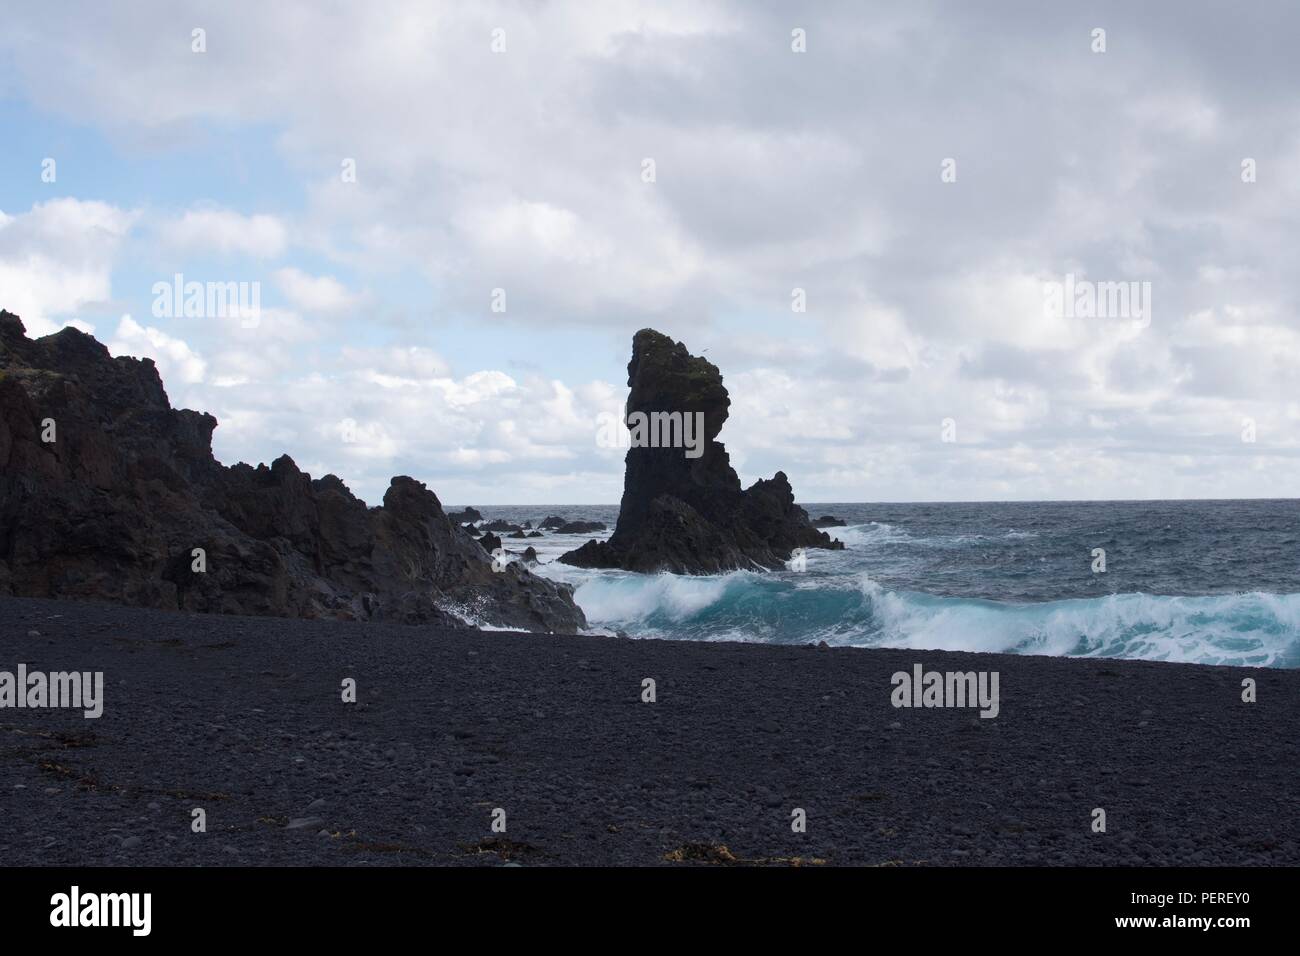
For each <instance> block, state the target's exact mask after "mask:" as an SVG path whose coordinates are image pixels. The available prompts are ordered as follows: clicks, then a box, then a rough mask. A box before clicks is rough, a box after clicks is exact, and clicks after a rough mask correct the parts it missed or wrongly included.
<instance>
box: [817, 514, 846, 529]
mask: <svg viewBox="0 0 1300 956" xmlns="http://www.w3.org/2000/svg"><path fill="white" fill-rule="evenodd" d="M844 526H845V524H844V521H843V520H842V519H840V518H836V517H834V516H833V515H822V516H821V517H820V518H817V519H816V520H815V521H813V527H814V528H843V527H844Z"/></svg>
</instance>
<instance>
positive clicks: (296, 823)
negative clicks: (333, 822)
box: [285, 817, 325, 830]
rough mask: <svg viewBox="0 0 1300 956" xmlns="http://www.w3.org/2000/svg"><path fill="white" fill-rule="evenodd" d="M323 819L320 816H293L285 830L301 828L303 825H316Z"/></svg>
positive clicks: (322, 821)
mask: <svg viewBox="0 0 1300 956" xmlns="http://www.w3.org/2000/svg"><path fill="white" fill-rule="evenodd" d="M324 822H325V821H324V820H322V819H321V818H320V817H295V818H294V819H292V820H290V821H289V824H288V826H286V827H285V829H286V830H301V829H303V827H318V826H320V825H321V824H322V823H324Z"/></svg>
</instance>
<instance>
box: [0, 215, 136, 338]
mask: <svg viewBox="0 0 1300 956" xmlns="http://www.w3.org/2000/svg"><path fill="white" fill-rule="evenodd" d="M135 219H136V213H134V212H131V211H127V210H123V209H119V208H117V207H116V206H112V205H110V204H108V203H104V202H97V201H82V200H77V199H52V200H50V201H48V202H43V203H37V204H36V205H34V206H32V208H31V210H29V211H28V212H25V213H18V214H16V215H6V214H5V213H4V212H0V295H2V296H3V297H4V298H3V301H2V302H0V307H3V308H6V309H8V310H9V311H10V312H13V313H15V314H16V315H18V316H19V317H20V318H22V320H23V324H24V325H25V326H26V327H27V332H28V334H29V335H32V336H40V335H47V334H49V333H50V332H55V331H57V330H58V329H59V328H60V327H62V326H63V325H67V324H75V325H77V326H78V327H79V328H82V329H83V330H85V329H93V327H94V326H93V323H87V322H84V321H80V320H76V319H75V317H74V316H73V315H72V314H73V313H76V312H77V311H78V310H80V309H82V308H83V307H85V306H87V305H96V304H100V303H104V302H106V301H108V300H109V299H110V298H111V295H112V268H113V263H114V260H115V258H116V256H117V254H118V251H119V248H120V246H121V244H122V242H123V240H124V239H125V237H126V236H127V234H128V232H129V231H130V229H131V225H132V223H133V222H134V221H135ZM70 320H71V321H70Z"/></svg>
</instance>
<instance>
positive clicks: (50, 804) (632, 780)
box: [0, 598, 1300, 866]
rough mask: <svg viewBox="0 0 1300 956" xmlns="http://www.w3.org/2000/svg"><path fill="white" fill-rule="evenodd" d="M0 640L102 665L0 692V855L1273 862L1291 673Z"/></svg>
mask: <svg viewBox="0 0 1300 956" xmlns="http://www.w3.org/2000/svg"><path fill="white" fill-rule="evenodd" d="M32 632H38V633H37V634H35V635H34V634H33V633H32ZM0 646H3V648H4V656H3V660H0V669H3V670H9V671H13V670H14V669H15V668H16V666H17V665H18V664H19V663H24V664H26V665H27V667H28V669H29V670H47V671H57V670H70V669H78V670H91V671H93V670H102V671H104V674H105V698H106V700H105V704H104V713H103V716H102V717H101V718H99V719H97V720H87V719H85V718H83V717H82V716H81V713H80V711H68V710H28V709H5V710H0V854H3V858H4V859H5V860H6V862H7V863H9V864H12V865H22V864H90V865H101V864H102V865H109V864H118V865H121V864H126V865H136V864H140V865H143V864H153V865H159V864H161V865H223V864H246V865H248V864H251V865H286V864H301V865H306V864H322V865H342V864H348V865H351V864H357V865H392V864H407V865H412V864H440V865H484V864H499V863H501V862H503V861H506V860H509V861H511V862H517V863H521V864H523V865H526V866H527V865H557V864H588V865H589V864H637V865H652V864H671V863H673V862H675V861H677V860H684V861H691V860H693V859H702V860H709V861H713V862H718V863H722V864H725V865H733V864H744V863H750V862H754V863H760V862H761V863H768V864H783V863H787V862H791V861H793V860H796V859H797V860H799V861H801V862H803V863H804V864H814V865H815V864H816V862H817V861H824V863H825V864H826V865H848V864H852V865H858V864H866V865H903V866H915V865H927V866H934V865H991V864H1040V865H1066V864H1083V865H1093V866H1096V865H1153V864H1156V865H1159V864H1190V865H1210V864H1248V865H1280V864H1287V865H1294V864H1296V863H1297V862H1300V796H1298V795H1297V793H1296V788H1295V772H1296V767H1297V765H1300V761H1298V760H1297V757H1298V756H1300V754H1298V753H1297V748H1298V746H1300V745H1298V743H1297V742H1298V741H1300V733H1298V731H1300V717H1298V716H1297V708H1296V703H1297V700H1300V694H1298V693H1297V692H1298V691H1300V674H1298V673H1297V672H1295V671H1281V670H1250V669H1241V668H1226V667H1201V666H1193V665H1179V664H1163V663H1145V662H1133V661H1116V660H1070V659H1057V658H1046V657H1012V656H1003V655H973V654H953V653H940V652H932V651H897V650H853V649H819V648H813V647H773V646H759V645H742V644H699V643H684V642H666V641H635V640H623V639H616V638H606V637H580V636H579V637H574V636H567V637H559V636H539V635H536V634H532V635H526V634H508V633H496V632H488V633H478V632H453V631H437V630H431V629H429V628H415V627H406V626H400V625H380V624H357V623H323V622H311V621H298V620H277V619H266V618H247V617H229V616H217V615H186V614H180V613H169V612H160V611H153V610H135V609H128V608H120V607H114V606H109V605H102V604H89V603H77V602H67V601H46V600H33V599H13V598H6V599H2V600H0ZM917 662H919V663H922V664H924V665H925V666H926V667H927V668H928V669H929V668H933V669H939V670H996V671H998V672H999V674H1000V693H1001V707H1000V713H999V715H998V716H997V717H996V718H994V719H979V718H978V717H977V716H976V712H975V711H974V710H957V709H925V710H908V709H895V708H893V707H892V706H891V705H890V690H891V686H890V675H891V674H892V673H893V672H895V671H898V670H909V669H910V668H911V667H912V665H913V664H914V663H917ZM1246 676H1249V677H1253V678H1255V679H1256V680H1257V681H1258V695H1259V700H1258V702H1257V703H1254V704H1246V703H1243V702H1242V701H1241V687H1240V684H1241V680H1242V678H1243V677H1246ZM348 677H351V678H354V679H355V680H356V684H357V697H358V700H357V703H356V704H344V703H343V702H342V701H341V689H340V688H341V682H342V681H343V679H344V678H348ZM647 677H651V678H654V680H655V681H656V691H657V701H656V702H655V703H643V702H642V701H641V694H642V680H643V679H644V678H647ZM195 807H202V808H203V809H204V810H205V811H206V814H207V832H206V833H193V832H191V825H190V824H191V812H192V810H193V808H195ZM796 807H798V808H803V809H804V810H805V811H806V814H807V832H806V833H803V834H797V833H793V832H792V830H791V825H790V821H791V812H792V810H793V809H794V808H796ZM1096 807H1101V808H1103V809H1104V810H1105V811H1106V815H1107V832H1106V833H1094V832H1092V830H1091V826H1090V825H1091V822H1092V811H1093V809H1094V808H1096ZM495 808H502V809H504V810H505V811H506V833H505V834H499V833H493V831H492V829H491V819H492V812H493V810H494V809H495ZM724 846H725V848H726V849H725V850H723V849H721V847H724Z"/></svg>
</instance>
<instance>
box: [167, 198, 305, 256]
mask: <svg viewBox="0 0 1300 956" xmlns="http://www.w3.org/2000/svg"><path fill="white" fill-rule="evenodd" d="M159 232H160V239H161V241H162V242H163V243H165V244H166V245H167V246H170V247H176V248H179V249H182V250H187V251H200V252H217V253H220V254H222V255H246V256H252V257H254V258H257V259H274V258H277V257H278V256H280V255H281V254H283V252H284V251H285V248H286V247H287V245H288V230H287V229H286V228H285V226H284V224H283V223H282V222H281V221H280V220H279V219H278V218H277V217H275V216H270V215H265V214H261V213H258V214H254V215H251V216H245V215H243V214H241V213H238V212H235V211H233V210H230V209H218V208H205V209H189V210H186V212H185V213H184V214H182V215H181V216H180V218H177V219H168V220H164V221H163V222H162V223H160V224H159Z"/></svg>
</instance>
